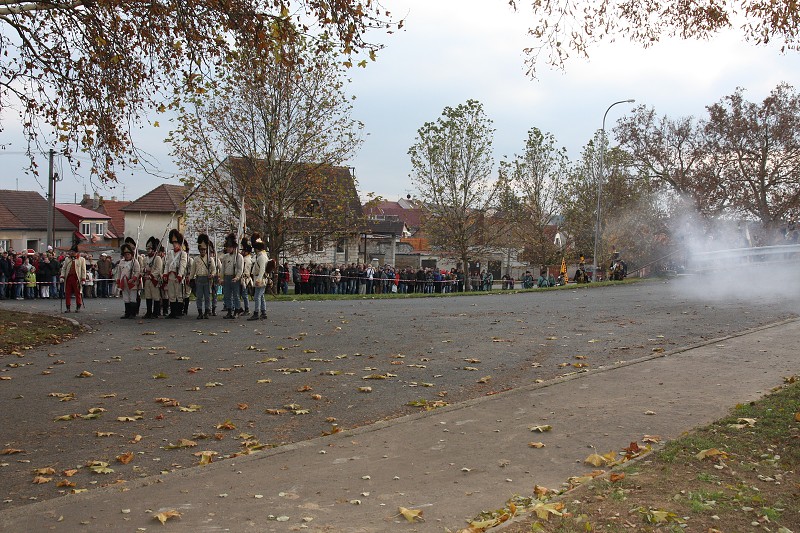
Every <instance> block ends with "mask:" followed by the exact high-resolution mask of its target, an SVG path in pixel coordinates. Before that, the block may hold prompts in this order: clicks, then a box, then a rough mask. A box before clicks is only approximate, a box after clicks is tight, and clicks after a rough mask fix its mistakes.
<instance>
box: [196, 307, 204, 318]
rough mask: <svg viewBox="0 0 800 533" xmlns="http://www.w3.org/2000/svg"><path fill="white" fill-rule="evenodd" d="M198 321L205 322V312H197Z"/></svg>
mask: <svg viewBox="0 0 800 533" xmlns="http://www.w3.org/2000/svg"><path fill="white" fill-rule="evenodd" d="M197 320H203V312H202V311H201V310H199V309H198V310H197Z"/></svg>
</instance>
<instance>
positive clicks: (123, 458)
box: [117, 452, 134, 465]
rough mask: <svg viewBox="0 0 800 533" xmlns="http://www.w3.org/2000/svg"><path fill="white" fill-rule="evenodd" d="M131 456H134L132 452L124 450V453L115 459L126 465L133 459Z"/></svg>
mask: <svg viewBox="0 0 800 533" xmlns="http://www.w3.org/2000/svg"><path fill="white" fill-rule="evenodd" d="M133 457H134V455H133V452H125V453H123V454H121V455H118V456H117V461H119V462H120V463H122V464H124V465H126V464H128V463H130V462H131V461H133Z"/></svg>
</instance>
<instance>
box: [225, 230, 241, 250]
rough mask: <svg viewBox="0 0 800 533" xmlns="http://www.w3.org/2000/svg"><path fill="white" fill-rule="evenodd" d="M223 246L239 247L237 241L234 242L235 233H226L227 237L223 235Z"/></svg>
mask: <svg viewBox="0 0 800 533" xmlns="http://www.w3.org/2000/svg"><path fill="white" fill-rule="evenodd" d="M224 247H225V248H238V247H239V243H238V242H236V234H235V233H230V234H228V236H227V237H225V244H224Z"/></svg>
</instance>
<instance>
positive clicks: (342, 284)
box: [0, 249, 552, 300]
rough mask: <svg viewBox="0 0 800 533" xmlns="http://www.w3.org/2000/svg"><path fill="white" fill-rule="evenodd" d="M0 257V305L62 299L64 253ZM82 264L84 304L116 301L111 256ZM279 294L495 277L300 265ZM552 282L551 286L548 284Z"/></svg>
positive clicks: (422, 289) (523, 282)
mask: <svg viewBox="0 0 800 533" xmlns="http://www.w3.org/2000/svg"><path fill="white" fill-rule="evenodd" d="M1 252H2V253H0V299H17V300H23V299H46V298H49V299H59V298H63V297H64V283H63V282H62V281H60V273H61V265H62V263H63V262H64V258H65V253H64V252H56V251H53V250H52V249H48V251H47V252H42V253H35V254H29V253H27V252H21V253H16V252H14V251H13V250H2V251H1ZM81 255H82V256H83V257H84V258H85V260H86V277H87V279H86V280H85V281H84V282H83V296H84V298H111V297H116V296H118V289H117V286H116V283H114V268H115V267H116V263H115V262H114V261H113V259H112V258H111V256H110V255H108V254H106V253H102V254H100V257H99V258H97V259H95V258H93V257H92V255H91V254H85V253H83V254H81ZM277 275H278V284H277V289H278V292H279V293H280V294H288V293H289V287H290V285H292V286H293V287H294V294H389V293H399V294H410V293H430V294H433V293H450V292H464V291H465V290H472V291H489V290H492V289H493V288H494V277H493V275H492V274H491V273H490V272H488V271H485V270H483V271H474V272H473V273H472V274H471V275H470V279H469V281H470V286H469V287H466V286H465V283H466V278H465V276H464V272H463V271H461V270H460V269H458V268H453V269H451V270H449V271H448V270H440V269H436V268H430V267H425V268H423V267H420V268H417V269H414V268H410V267H408V268H394V267H393V266H391V265H382V266H374V265H372V264H370V263H367V264H363V263H350V264H342V265H338V266H336V265H332V264H314V263H310V264H303V263H298V264H295V265H293V266H291V267H290V266H289V265H288V263H284V264H283V265H282V266H280V267H279V269H278V274H277ZM500 281H501V288H502V289H503V290H513V289H514V288H515V287H517V286H518V287H521V288H533V287H536V286H540V287H541V286H548V285H545V284H543V283H542V282H541V279H540V280H539V282H538V283H537V280H536V279H535V278H534V277H533V276H532V275H531V274H530V272H526V273H525V275H523V276H522V278H521V279H519V280H515V279H514V278H513V277H511V276H509V275H504V276H503V277H502V279H501V280H500ZM551 281H552V280H551Z"/></svg>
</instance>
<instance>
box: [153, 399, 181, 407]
mask: <svg viewBox="0 0 800 533" xmlns="http://www.w3.org/2000/svg"><path fill="white" fill-rule="evenodd" d="M156 403H160V404H164V405H167V406H169V407H178V406H179V405H180V403H178V400H175V399H173V398H156Z"/></svg>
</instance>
